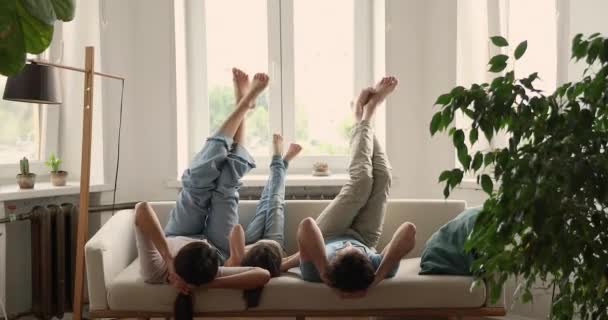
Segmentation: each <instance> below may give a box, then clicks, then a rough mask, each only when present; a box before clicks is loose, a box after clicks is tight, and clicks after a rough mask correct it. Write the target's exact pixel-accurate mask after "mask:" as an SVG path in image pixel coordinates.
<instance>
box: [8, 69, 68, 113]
mask: <svg viewBox="0 0 608 320" xmlns="http://www.w3.org/2000/svg"><path fill="white" fill-rule="evenodd" d="M3 98H4V100H10V101H19V102H29V103H40V104H60V103H61V101H59V97H58V96H57V90H56V86H55V74H54V68H53V67H49V66H44V65H40V64H36V63H30V64H26V65H25V67H23V69H22V70H21V72H19V73H18V74H16V75H14V76H11V77H9V78H8V79H7V80H6V86H5V87H4V96H3Z"/></svg>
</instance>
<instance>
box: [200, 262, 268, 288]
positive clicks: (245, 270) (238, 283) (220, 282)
mask: <svg viewBox="0 0 608 320" xmlns="http://www.w3.org/2000/svg"><path fill="white" fill-rule="evenodd" d="M231 269H232V270H231ZM223 270H225V271H226V272H225V273H226V275H222V276H219V277H217V278H215V279H214V280H213V281H211V282H209V283H208V284H206V285H203V287H205V288H225V289H243V290H247V289H255V288H259V287H262V286H264V285H265V284H266V283H268V281H270V272H268V270H265V269H262V268H258V267H234V268H224V269H223ZM231 271H235V272H231Z"/></svg>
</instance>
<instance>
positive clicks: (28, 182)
mask: <svg viewBox="0 0 608 320" xmlns="http://www.w3.org/2000/svg"><path fill="white" fill-rule="evenodd" d="M35 183H36V174H35V173H28V174H21V173H20V174H18V175H17V184H19V188H20V189H34V184H35Z"/></svg>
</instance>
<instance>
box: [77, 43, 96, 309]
mask: <svg viewBox="0 0 608 320" xmlns="http://www.w3.org/2000/svg"><path fill="white" fill-rule="evenodd" d="M94 62H95V49H94V48H93V47H86V48H85V60H84V105H83V110H82V114H83V117H82V160H81V164H80V166H81V167H80V204H79V210H78V227H77V229H76V269H75V270H74V302H73V304H72V307H73V318H74V320H80V319H82V295H83V290H84V289H83V288H84V244H85V242H86V240H87V235H88V228H89V186H90V182H91V137H92V130H93V66H94Z"/></svg>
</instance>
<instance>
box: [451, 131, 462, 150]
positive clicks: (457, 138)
mask: <svg viewBox="0 0 608 320" xmlns="http://www.w3.org/2000/svg"><path fill="white" fill-rule="evenodd" d="M452 140H453V142H454V146H455V147H457V148H458V147H459V146H461V145H464V131H462V129H458V130H456V131H455V132H454V135H453V136H452Z"/></svg>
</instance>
